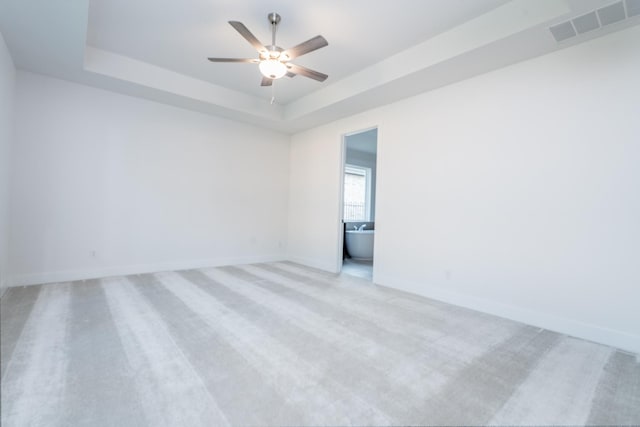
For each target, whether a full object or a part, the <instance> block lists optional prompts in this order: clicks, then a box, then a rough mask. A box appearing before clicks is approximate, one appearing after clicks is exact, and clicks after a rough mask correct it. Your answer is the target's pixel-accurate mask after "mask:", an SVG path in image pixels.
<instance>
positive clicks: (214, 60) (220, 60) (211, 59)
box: [207, 58, 260, 64]
mask: <svg viewBox="0 0 640 427" xmlns="http://www.w3.org/2000/svg"><path fill="white" fill-rule="evenodd" d="M207 59H208V60H209V61H211V62H248V63H253V64H257V63H258V62H260V60H259V59H249V58H207Z"/></svg>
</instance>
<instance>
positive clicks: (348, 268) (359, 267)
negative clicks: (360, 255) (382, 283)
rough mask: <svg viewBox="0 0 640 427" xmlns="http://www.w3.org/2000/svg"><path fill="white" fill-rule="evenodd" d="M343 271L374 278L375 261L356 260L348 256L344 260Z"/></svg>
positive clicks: (370, 278) (368, 278) (364, 277)
mask: <svg viewBox="0 0 640 427" xmlns="http://www.w3.org/2000/svg"><path fill="white" fill-rule="evenodd" d="M342 273H343V274H348V275H350V276H357V277H362V278H363V279H367V280H373V261H356V260H354V259H351V258H346V259H345V260H344V261H343V262H342Z"/></svg>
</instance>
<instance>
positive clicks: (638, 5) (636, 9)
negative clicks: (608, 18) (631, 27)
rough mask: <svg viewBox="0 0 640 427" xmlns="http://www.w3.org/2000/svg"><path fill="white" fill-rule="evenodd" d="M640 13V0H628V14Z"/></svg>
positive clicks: (630, 15) (629, 15)
mask: <svg viewBox="0 0 640 427" xmlns="http://www.w3.org/2000/svg"><path fill="white" fill-rule="evenodd" d="M636 15H640V0H627V16H628V17H629V18H631V17H632V16H636Z"/></svg>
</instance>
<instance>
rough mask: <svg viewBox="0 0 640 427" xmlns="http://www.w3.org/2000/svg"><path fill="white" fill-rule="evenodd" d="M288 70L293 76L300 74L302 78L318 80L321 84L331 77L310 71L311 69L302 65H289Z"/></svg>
mask: <svg viewBox="0 0 640 427" xmlns="http://www.w3.org/2000/svg"><path fill="white" fill-rule="evenodd" d="M287 68H288V69H289V72H291V73H293V74H299V75H301V76H305V77H309V78H310V79H313V80H317V81H319V82H323V81H325V80H327V77H329V76H328V75H326V74H323V73H320V72H318V71H315V70H310V69H309V68H305V67H303V66H301V65H296V64H291V63H289V64H287Z"/></svg>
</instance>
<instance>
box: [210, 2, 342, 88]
mask: <svg viewBox="0 0 640 427" xmlns="http://www.w3.org/2000/svg"><path fill="white" fill-rule="evenodd" d="M267 19H268V20H269V23H270V24H271V44H270V45H268V46H265V45H263V44H262V43H260V41H259V40H258V39H257V38H256V37H255V36H254V35H253V34H252V33H251V31H249V29H248V28H247V27H245V25H244V24H243V23H242V22H238V21H229V24H231V26H232V27H233V28H235V29H236V31H237V32H239V33H240V35H241V36H242V37H244V38H245V39H246V40H247V41H248V42H249V43H250V44H251V45H252V46H253V47H254V48H255V49H256V50H257V51H258V54H259V55H258V58H255V59H250V58H208V59H209V61H211V62H247V63H251V64H259V65H258V66H259V68H260V72H261V73H262V75H263V77H262V83H261V86H271V85H272V84H273V81H274V80H276V79H279V78H281V77H284V76H287V77H295V76H297V75H301V76H305V77H309V78H311V79H314V80H317V81H319V82H323V81H325V80H326V79H327V77H329V76H328V75H326V74H323V73H320V72H318V71H315V70H310V69H309V68H305V67H303V66H301V65H296V64H293V63H291V62H290V61H291V60H292V59H295V58H298V57H299V56H302V55H304V54H306V53H309V52H313V51H314V50H317V49H320V48H322V47H325V46H327V45H328V44H329V43H328V42H327V40H325V38H324V37H322V36H315V37H313V38H311V39H309V40H307V41H306V42H303V43H300V44H299V45H297V46H294V47H292V48H290V49H283V48H281V47H280V46H277V45H276V28H277V27H278V24H279V23H280V19H281V18H280V15H278V14H277V13H270V14H269V15H267Z"/></svg>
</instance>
